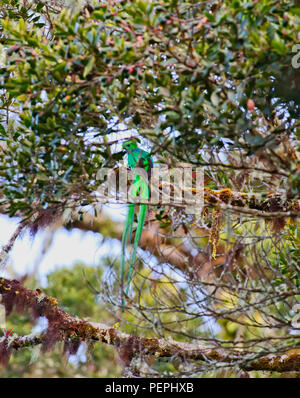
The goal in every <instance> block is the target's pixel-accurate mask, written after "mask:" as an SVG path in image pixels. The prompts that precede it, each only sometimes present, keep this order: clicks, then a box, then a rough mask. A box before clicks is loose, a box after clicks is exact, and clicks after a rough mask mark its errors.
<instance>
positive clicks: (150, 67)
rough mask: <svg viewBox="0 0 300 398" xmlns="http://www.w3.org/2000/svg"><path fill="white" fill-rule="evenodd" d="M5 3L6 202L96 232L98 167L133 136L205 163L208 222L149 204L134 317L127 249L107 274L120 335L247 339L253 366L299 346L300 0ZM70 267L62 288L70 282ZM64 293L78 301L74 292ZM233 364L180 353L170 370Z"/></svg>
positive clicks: (235, 348) (26, 219) (163, 160)
mask: <svg viewBox="0 0 300 398" xmlns="http://www.w3.org/2000/svg"><path fill="white" fill-rule="evenodd" d="M48 3H49V4H48ZM0 4H1V6H2V11H1V22H0V24H1V30H0V42H1V46H2V47H1V49H0V50H1V51H2V54H4V55H5V57H4V58H3V57H2V58H3V60H4V62H3V63H2V64H1V68H0V93H1V94H0V108H1V109H0V118H1V124H0V144H1V147H0V178H1V193H0V195H1V196H0V206H1V211H2V212H3V213H7V214H9V215H10V216H19V217H21V219H22V222H23V223H24V226H26V227H29V228H30V229H31V231H32V232H33V233H35V232H37V231H38V229H39V228H42V227H45V226H48V225H50V224H51V223H52V222H53V221H55V220H58V219H61V220H62V221H61V224H62V225H66V226H67V227H69V228H71V227H72V225H73V226H74V225H76V226H77V227H80V228H82V229H85V230H86V229H92V230H93V228H94V229H95V227H93V226H92V224H93V223H95V225H98V224H97V223H98V222H99V225H100V227H99V229H98V231H96V232H100V233H103V235H105V233H106V231H107V230H106V229H105V228H106V226H104V224H103V223H101V221H99V220H100V219H99V217H100V216H99V215H98V210H99V200H100V199H99V196H98V195H97V193H96V191H97V188H98V186H99V181H98V180H97V172H98V170H99V169H101V168H104V167H110V168H113V167H117V166H118V165H119V164H120V160H121V156H120V153H119V149H120V145H119V144H120V143H121V142H122V140H123V139H125V138H128V137H131V136H134V137H139V138H140V140H141V144H142V146H143V145H144V146H146V147H147V149H148V150H149V151H150V152H151V154H152V155H153V157H154V160H155V162H156V163H157V164H164V165H168V166H169V167H171V166H178V165H179V166H180V167H184V166H185V165H186V164H189V165H193V166H195V167H196V166H202V167H203V168H204V172H205V189H204V191H205V192H204V199H205V208H204V211H203V213H202V216H201V219H200V220H199V219H195V217H193V216H191V215H190V214H188V212H187V211H186V209H185V207H184V206H183V207H176V206H173V205H172V204H170V206H168V207H164V206H160V205H157V206H152V207H151V211H150V213H149V220H148V221H149V222H148V224H149V227H148V228H145V232H144V238H143V237H142V239H141V248H142V249H147V250H149V252H148V253H150V254H151V255H153V257H151V258H149V257H148V256H147V253H146V254H145V252H144V255H143V256H142V258H141V260H140V261H139V263H138V264H136V267H135V279H134V286H135V287H134V288H133V289H132V292H131V293H130V295H129V296H130V297H129V304H128V309H127V312H126V314H125V315H124V316H123V315H121V314H119V312H118V311H119V309H120V300H119V299H120V295H119V289H120V280H119V279H120V275H119V271H118V267H119V264H118V260H116V261H115V262H114V261H113V260H111V261H110V264H109V265H107V266H106V269H105V272H104V274H103V277H102V283H101V284H100V287H99V286H97V287H96V289H99V291H100V294H101V298H102V301H103V302H105V303H106V306H107V309H108V310H109V311H111V312H112V313H114V314H116V313H118V317H119V321H120V322H121V323H122V328H123V329H124V330H126V331H127V332H130V333H133V332H135V331H137V333H140V334H143V335H145V336H149V337H151V336H159V337H170V336H172V338H174V339H176V341H182V342H188V343H194V342H199V341H201V342H205V344H207V347H209V348H212V347H214V348H218V349H219V348H222V349H225V350H228V352H229V356H230V355H231V354H232V355H235V354H236V353H237V352H239V351H240V350H242V351H243V357H242V358H241V360H240V363H241V368H242V369H246V368H247V364H248V363H249V361H253V360H256V359H259V358H260V357H262V356H265V355H268V354H272V353H276V354H280V353H286V352H288V353H291V352H292V353H294V352H296V353H298V352H299V351H298V350H299V327H297V326H296V327H294V326H292V324H291V322H292V319H293V317H294V316H295V307H294V305H295V304H297V302H298V301H299V293H300V292H299V258H300V256H299V254H300V253H299V251H300V237H299V218H298V217H299V213H300V204H299V203H300V198H299V195H300V163H299V162H300V156H299V150H300V144H299V92H298V89H297V87H299V74H297V70H296V68H295V67H293V59H294V57H295V45H296V44H297V43H299V26H300V24H299V14H300V13H299V8H298V5H297V4H298V3H297V2H293V1H287V0H286V1H277V0H261V1H252V2H250V1H245V0H235V1H227V0H225V1H218V0H211V1H207V2H199V1H185V0H172V1H164V0H152V1H149V2H147V1H141V0H131V1H112V0H108V1H105V2H95V3H92V2H90V3H89V4H88V3H86V4H85V6H81V7H80V8H79V10H76V9H74V8H71V9H70V8H68V7H67V8H65V7H62V3H61V4H59V3H58V2H42V1H33V2H21V1H18V0H14V1H6V0H1V1H0ZM91 208H93V209H94V217H92V218H93V221H92V223H86V221H85V220H86V217H90V215H87V214H86V215H85V217H84V216H83V214H84V213H85V210H86V209H89V210H90V209H91ZM111 229H113V227H112V226H111V225H110V227H109V228H108V230H109V235H113V234H115V235H116V236H112V237H117V238H118V239H120V236H119V234H118V232H116V233H115V232H114V231H112V230H111ZM12 243H13V242H12ZM9 247H10V246H7V247H6V249H7V250H6V251H9V250H8V248H9ZM65 278H66V279H65V282H64V283H62V285H63V290H61V289H60V287H59V286H57V291H56V292H55V296H59V294H62V293H61V292H62V291H65V290H67V291H69V290H72V288H71V286H70V285H69V282H68V276H67V275H66V276H65ZM70 280H71V279H70ZM66 293H67V292H66ZM70 299H71V300H73V299H74V300H75V303H76V305H75V306H74V308H73V307H72V311H75V310H76V309H78V311H79V303H78V301H77V299H76V292H74V295H71V296H70ZM81 304H82V306H84V305H85V303H81ZM70 308H71V307H70ZM293 308H294V309H293ZM93 314H95V313H94V311H93ZM132 325H134V327H135V328H136V329H134V330H133V329H132ZM258 342H259V343H260V344H257V343H258ZM289 350H296V351H289ZM139 354H140V355H142V354H141V353H139ZM121 356H122V355H121ZM133 357H134V356H133ZM131 359H132V358H131ZM133 359H134V358H133ZM177 359H178V358H177ZM177 359H176V358H175V362H176V360H177ZM147 360H148V359H147ZM133 362H134V361H133ZM133 362H132V363H133ZM146 362H147V361H146ZM154 362H155V361H154ZM127 365H128V366H129V365H130V364H127ZM134 366H136V364H135V365H134ZM147 366H148V368H147V369H146V370H145V369H144V368H143V369H144V370H143V371H144V374H146V375H148V374H152V373H151V372H152V371H153V372H154V373H155V372H157V371H158V370H157V369H158V368H157V366H158V365H157V363H155V364H153V361H152V362H151V361H150V362H149V361H148V362H147ZM233 366H235V365H232V364H231V363H230V361H229V362H228V361H227V362H226V361H225V363H223V362H222V361H220V358H216V359H215V361H212V360H211V359H210V360H208V361H207V362H206V361H205V360H203V359H202V360H201V361H200V364H199V361H191V360H190V359H187V360H186V362H185V361H184V360H182V358H180V361H179V362H176V364H175V365H174V363H173V364H171V362H170V361H169V362H168V364H167V365H166V366H165V365H163V366H162V368H161V369H164V370H166V369H167V370H168V371H169V372H171V374H180V375H186V374H196V375H199V374H201V373H203V372H204V373H205V372H210V371H213V370H214V369H216V368H218V367H220V368H223V367H224V368H228V367H229V368H230V367H233ZM151 369H152V370H151ZM295 370H299V369H295ZM154 373H153V374H154Z"/></svg>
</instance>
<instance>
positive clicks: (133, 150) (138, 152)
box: [121, 140, 153, 311]
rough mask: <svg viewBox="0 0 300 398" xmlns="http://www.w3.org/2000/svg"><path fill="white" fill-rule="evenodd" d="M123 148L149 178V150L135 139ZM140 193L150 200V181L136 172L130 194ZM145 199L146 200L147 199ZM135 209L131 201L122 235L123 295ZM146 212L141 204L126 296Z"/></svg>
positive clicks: (151, 162)
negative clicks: (126, 261) (127, 245)
mask: <svg viewBox="0 0 300 398" xmlns="http://www.w3.org/2000/svg"><path fill="white" fill-rule="evenodd" d="M122 148H123V149H124V150H125V151H126V152H127V154H128V166H129V168H130V169H131V170H134V169H135V168H137V167H138V168H142V169H144V170H145V171H146V172H147V176H148V180H149V178H150V175H151V168H152V167H153V159H152V157H151V156H150V154H149V152H146V151H143V150H142V149H140V148H138V146H137V144H136V142H135V141H133V140H129V141H125V142H124V143H123V145H122ZM138 194H139V195H140V199H141V201H143V199H146V200H148V199H149V197H150V188H149V183H148V181H145V179H144V178H143V177H142V176H140V175H139V174H136V175H135V176H134V179H133V183H132V186H131V188H130V190H129V195H130V196H131V197H132V198H136V197H137V195H138ZM146 200H145V201H146ZM134 210H135V204H134V203H130V204H129V205H128V214H127V218H126V222H125V226H124V230H123V236H122V255H121V281H122V295H123V289H124V280H125V248H126V244H127V241H128V240H129V243H131V235H132V227H133V220H134ZM146 213H147V205H146V204H140V211H139V215H138V224H137V229H136V233H135V238H134V243H133V249H132V254H131V259H130V266H129V271H128V279H127V285H126V291H125V293H126V296H127V295H128V292H129V284H130V279H131V274H132V271H133V267H134V262H135V256H136V250H137V247H138V245H139V241H140V239H141V235H142V232H143V226H144V222H145V218H146ZM122 304H123V305H124V304H125V300H124V297H123V300H122ZM122 311H124V307H122Z"/></svg>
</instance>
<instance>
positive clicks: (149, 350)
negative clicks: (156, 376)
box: [0, 278, 300, 372]
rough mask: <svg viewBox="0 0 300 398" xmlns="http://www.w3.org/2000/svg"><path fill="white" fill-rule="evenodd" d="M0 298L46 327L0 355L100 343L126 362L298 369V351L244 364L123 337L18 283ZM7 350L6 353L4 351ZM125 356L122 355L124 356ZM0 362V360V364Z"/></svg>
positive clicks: (206, 351) (1, 286)
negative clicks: (166, 360) (172, 360)
mask: <svg viewBox="0 0 300 398" xmlns="http://www.w3.org/2000/svg"><path fill="white" fill-rule="evenodd" d="M0 294H1V295H2V303H3V305H4V306H5V308H6V312H7V313H10V312H11V311H12V310H13V309H15V310H16V311H18V312H22V313H23V312H24V311H29V312H31V314H32V315H33V316H34V317H38V316H45V317H46V318H47V319H48V322H49V326H48V329H47V331H46V333H44V334H42V335H41V336H39V337H37V336H31V335H29V336H24V337H14V336H11V337H5V338H2V341H0V354H1V355H2V356H3V355H4V354H3V353H4V352H5V353H6V355H7V353H8V352H9V353H10V352H11V351H12V350H13V349H19V348H22V347H28V346H33V345H37V344H42V345H43V348H44V350H46V349H49V348H51V347H52V346H53V345H54V344H55V343H56V342H58V341H63V342H65V344H68V343H70V341H71V342H73V343H76V342H80V341H100V342H103V343H106V344H109V345H112V346H114V347H116V348H117V349H119V350H123V352H124V351H125V352H126V357H127V360H128V361H131V359H132V358H134V357H136V356H149V355H152V356H154V357H179V358H182V359H184V360H200V361H215V362H217V363H222V364H224V365H226V364H228V366H230V365H233V364H237V365H239V366H240V367H241V368H242V369H246V370H270V371H278V372H285V371H296V370H299V369H300V355H299V353H298V351H295V350H293V352H291V353H289V352H287V353H284V354H283V355H272V356H264V357H261V358H258V359H255V360H254V361H251V362H249V363H247V364H245V363H244V362H245V361H244V360H243V357H242V355H243V353H241V352H237V353H235V354H232V353H231V354H230V355H228V354H227V353H226V351H225V350H223V349H220V348H208V347H206V346H205V345H202V344H200V343H195V344H191V343H182V342H178V341H174V340H166V339H158V338H146V337H139V336H136V335H133V334H127V333H123V332H121V331H119V330H117V329H115V328H113V327H110V326H107V325H104V324H101V323H92V322H87V321H82V320H78V319H76V318H74V317H72V316H71V315H69V314H68V313H66V312H64V311H62V310H61V309H59V308H58V301H57V300H56V299H55V298H52V297H48V296H47V295H45V294H44V293H42V292H41V291H40V290H39V289H37V290H35V291H33V290H29V289H26V288H25V287H24V286H23V285H22V284H21V283H20V282H19V281H17V280H8V279H4V278H2V279H1V280H0ZM5 350H6V351H5ZM123 356H124V355H123ZM1 360H2V362H3V358H1V357H0V361H1Z"/></svg>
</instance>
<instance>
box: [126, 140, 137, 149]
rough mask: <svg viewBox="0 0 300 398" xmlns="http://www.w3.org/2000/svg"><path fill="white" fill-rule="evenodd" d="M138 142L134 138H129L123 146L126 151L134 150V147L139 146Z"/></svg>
mask: <svg viewBox="0 0 300 398" xmlns="http://www.w3.org/2000/svg"><path fill="white" fill-rule="evenodd" d="M137 147H138V146H137V143H136V141H134V140H128V141H125V142H123V144H122V148H123V149H125V151H132V150H133V149H135V148H137Z"/></svg>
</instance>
